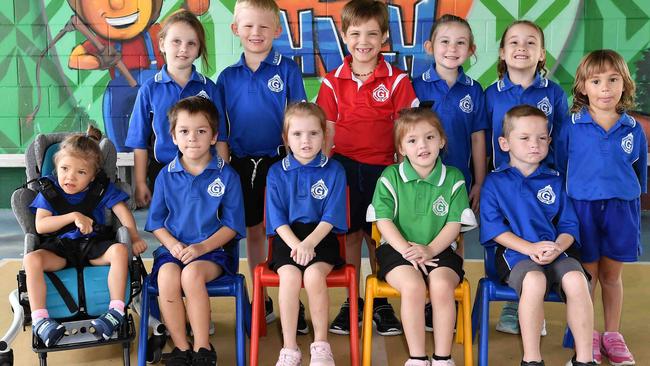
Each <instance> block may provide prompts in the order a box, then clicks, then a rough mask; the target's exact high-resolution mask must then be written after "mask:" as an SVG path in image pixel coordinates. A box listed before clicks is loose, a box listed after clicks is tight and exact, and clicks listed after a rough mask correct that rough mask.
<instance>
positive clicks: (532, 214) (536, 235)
mask: <svg viewBox="0 0 650 366" xmlns="http://www.w3.org/2000/svg"><path fill="white" fill-rule="evenodd" d="M505 232H512V233H513V234H515V235H517V236H518V237H520V238H522V239H524V240H527V241H529V242H531V243H535V242H538V241H542V240H550V241H555V239H557V237H558V235H560V234H569V235H571V236H573V238H574V239H575V242H574V243H573V245H579V243H578V241H579V228H578V218H577V216H576V213H575V210H574V208H573V204H572V203H571V201H570V199H569V198H568V195H567V194H566V191H565V189H564V178H563V177H562V175H561V174H560V173H559V172H558V171H557V170H554V169H551V168H549V167H547V166H546V165H540V166H539V168H537V170H535V171H534V172H533V173H532V174H530V175H529V176H528V177H524V176H523V175H522V174H521V172H520V171H519V169H517V168H515V167H512V166H510V165H509V164H508V163H505V164H502V165H501V166H500V167H499V168H498V169H495V170H494V171H492V172H491V173H490V174H488V176H487V177H486V179H485V182H484V183H483V188H482V190H481V230H480V241H481V244H483V245H485V246H491V245H496V242H495V241H494V238H495V237H497V236H499V235H500V234H503V233H505ZM563 255H565V256H566V254H563ZM503 256H504V259H505V261H506V263H507V264H508V267H509V268H510V269H512V268H513V267H514V266H515V264H517V263H518V262H519V261H521V260H522V259H526V258H529V257H528V256H527V255H524V254H522V253H519V252H517V251H515V250H512V249H509V248H506V249H505V251H504V253H503Z"/></svg>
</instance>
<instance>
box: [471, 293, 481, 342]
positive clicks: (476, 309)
mask: <svg viewBox="0 0 650 366" xmlns="http://www.w3.org/2000/svg"><path fill="white" fill-rule="evenodd" d="M482 287H483V286H482V285H481V281H480V280H479V283H478V286H477V287H476V297H475V298H474V305H473V306H472V340H474V339H476V334H477V331H478V329H479V324H478V319H479V314H480V312H481V296H480V295H481V291H482Z"/></svg>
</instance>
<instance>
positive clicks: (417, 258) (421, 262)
mask: <svg viewBox="0 0 650 366" xmlns="http://www.w3.org/2000/svg"><path fill="white" fill-rule="evenodd" d="M408 243H409V244H410V245H411V246H410V247H409V248H408V249H406V250H405V251H404V253H402V257H403V258H404V259H406V260H407V261H409V262H411V264H412V265H413V267H415V269H421V270H422V272H424V273H425V274H429V273H428V271H427V267H426V266H432V267H437V266H438V263H436V262H438V259H437V258H436V259H433V256H434V255H435V253H434V250H433V248H431V247H430V246H428V245H420V244H418V243H413V242H408Z"/></svg>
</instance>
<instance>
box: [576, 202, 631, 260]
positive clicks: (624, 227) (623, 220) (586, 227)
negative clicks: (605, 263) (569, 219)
mask: <svg viewBox="0 0 650 366" xmlns="http://www.w3.org/2000/svg"><path fill="white" fill-rule="evenodd" d="M573 206H574V207H575V210H576V213H577V215H578V220H579V221H580V244H581V248H580V257H581V260H582V262H583V263H593V262H597V261H598V260H599V259H600V258H601V257H607V258H610V259H613V260H616V261H619V262H636V261H638V260H639V257H640V256H641V202H640V200H639V199H638V198H637V199H634V200H632V201H626V200H619V199H616V198H612V199H608V200H598V201H581V200H573Z"/></svg>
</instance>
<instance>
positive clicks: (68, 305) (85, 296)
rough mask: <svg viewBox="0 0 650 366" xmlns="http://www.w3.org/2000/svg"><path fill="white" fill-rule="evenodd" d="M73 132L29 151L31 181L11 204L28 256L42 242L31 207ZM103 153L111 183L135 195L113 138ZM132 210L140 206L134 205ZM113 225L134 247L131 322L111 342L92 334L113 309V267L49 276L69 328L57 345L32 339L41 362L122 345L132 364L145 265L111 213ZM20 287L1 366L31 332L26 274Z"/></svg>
mask: <svg viewBox="0 0 650 366" xmlns="http://www.w3.org/2000/svg"><path fill="white" fill-rule="evenodd" d="M69 135H70V133H54V134H46V135H44V134H41V135H38V136H36V138H35V140H34V142H32V143H31V144H30V146H29V147H28V148H27V151H26V152H25V162H26V167H27V168H26V174H27V183H26V184H25V185H24V186H22V187H20V188H18V189H17V190H16V191H15V192H14V193H13V195H12V197H11V206H12V210H13V213H14V215H15V216H16V219H17V221H18V223H19V224H20V226H21V228H22V230H23V232H24V233H25V241H24V254H27V253H30V252H32V251H34V249H35V246H36V245H37V244H38V243H39V235H38V234H37V233H36V228H35V216H34V214H33V213H32V212H31V211H30V209H29V208H28V206H29V204H30V203H31V202H32V201H33V200H34V198H35V197H36V195H37V193H38V191H37V189H38V182H37V179H38V178H40V177H42V176H46V175H49V174H52V172H54V171H55V168H54V160H53V156H54V153H55V152H56V151H58V148H59V144H60V142H61V141H63V140H64V139H65V138H66V137H67V136H69ZM99 146H100V149H101V151H102V155H103V171H104V173H105V174H106V176H107V177H108V179H109V180H110V181H111V182H113V183H114V184H115V185H116V186H117V187H118V188H119V189H121V190H123V191H125V192H127V193H130V188H129V186H128V185H127V184H125V183H122V182H119V181H117V179H116V170H117V165H116V161H117V154H116V150H115V146H114V145H113V143H112V142H111V141H110V140H108V139H107V138H103V139H102V141H100V143H99ZM130 206H131V207H130V208H134V207H133V206H132V204H130ZM106 218H107V225H112V227H113V229H114V230H115V231H116V238H115V241H116V242H120V243H124V244H126V245H127V247H128V251H129V258H131V261H130V263H129V273H128V276H127V286H126V297H125V302H126V304H127V307H126V308H125V321H124V322H123V324H122V325H121V327H120V328H119V329H118V330H117V331H116V332H114V333H113V335H112V336H111V337H110V338H109V339H107V340H99V339H98V337H96V336H95V335H94V334H92V329H91V323H90V322H91V320H92V319H94V318H97V317H98V316H99V315H101V314H102V313H104V312H105V311H106V309H108V304H109V302H110V297H109V292H108V285H107V277H108V270H109V268H110V267H109V266H89V267H83V268H75V267H72V268H65V269H62V270H59V271H56V272H53V273H48V274H47V276H46V278H45V281H46V285H47V295H46V304H47V309H48V312H49V314H50V317H51V318H53V319H56V320H58V321H59V322H60V323H61V324H62V325H63V326H65V327H66V334H65V336H64V337H63V338H62V339H61V340H60V341H59V342H58V344H57V345H55V346H51V347H46V346H45V344H43V342H42V341H41V340H40V339H39V338H38V337H36V336H35V335H32V349H33V350H34V352H36V353H37V354H38V358H39V364H40V365H41V366H45V365H47V354H48V352H56V351H65V350H70V349H80V348H89V347H96V346H104V345H110V344H121V345H122V348H123V358H124V365H127V366H128V365H130V350H131V342H132V341H133V339H134V338H135V324H134V321H133V316H132V314H130V313H129V305H130V301H131V299H132V298H133V297H134V296H135V295H137V294H138V293H139V292H140V290H141V287H142V286H141V277H142V276H141V270H142V267H141V263H142V262H141V261H139V258H138V260H136V259H134V257H133V253H132V248H131V240H130V237H129V234H128V231H127V228H126V227H120V224H119V220H117V218H116V217H115V216H114V215H112V213H111V214H110V215H108V214H107V215H106ZM17 280H18V288H17V289H16V290H14V291H12V292H11V293H10V294H9V302H10V304H11V307H12V310H13V313H14V314H13V321H12V323H11V326H10V328H9V330H8V331H7V332H6V333H5V335H4V337H2V338H0V365H2V366H11V365H13V352H12V349H11V343H12V342H13V341H14V339H15V338H16V336H17V335H18V332H19V330H20V327H21V326H22V328H23V331H24V330H25V328H26V327H28V329H29V331H30V332H31V327H30V324H31V315H30V314H31V309H30V306H29V294H28V293H27V287H26V276H25V272H24V270H22V269H21V270H20V272H19V273H18V276H17Z"/></svg>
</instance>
